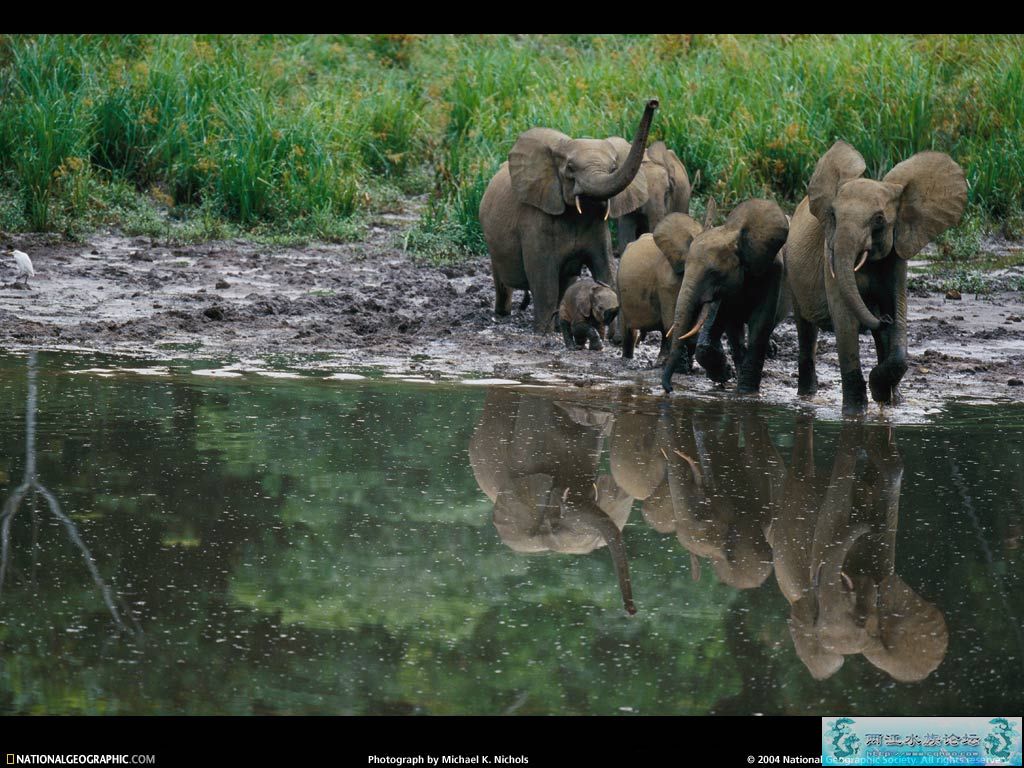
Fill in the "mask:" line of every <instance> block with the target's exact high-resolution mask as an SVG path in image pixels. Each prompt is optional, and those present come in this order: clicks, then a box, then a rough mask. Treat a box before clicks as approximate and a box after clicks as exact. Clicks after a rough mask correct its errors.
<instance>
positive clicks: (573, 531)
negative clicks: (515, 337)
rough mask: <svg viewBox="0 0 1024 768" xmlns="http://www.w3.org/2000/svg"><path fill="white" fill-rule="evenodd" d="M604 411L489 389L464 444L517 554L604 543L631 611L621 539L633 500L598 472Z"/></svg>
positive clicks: (582, 550)
mask: <svg viewBox="0 0 1024 768" xmlns="http://www.w3.org/2000/svg"><path fill="white" fill-rule="evenodd" d="M611 421H612V416H611V414H610V413H608V412H606V411H602V410H599V409H596V408H589V407H586V406H580V405H576V404H571V403H565V402H559V401H554V400H551V399H550V398H548V397H544V396H540V395H527V394H523V393H520V392H511V391H508V390H502V389H497V388H494V389H491V390H490V391H489V392H488V394H487V398H486V400H485V401H484V409H483V414H482V415H481V417H480V421H479V422H478V423H477V426H476V429H475V430H474V432H473V437H472V438H471V440H470V443H469V459H470V464H471V465H472V467H473V474H474V475H475V476H476V481H477V484H478V485H479V486H480V489H481V490H482V491H483V492H484V493H486V494H487V496H488V498H490V499H491V501H493V502H494V512H493V521H494V527H495V528H496V529H497V531H498V535H499V536H500V537H501V540H502V541H503V542H504V543H505V544H506V545H507V546H508V547H510V548H511V549H513V550H515V551H516V552H524V553H537V552H559V553H563V554H575V555H580V554H587V553H589V552H592V551H594V550H595V549H598V548H600V547H605V546H606V547H608V549H609V551H610V553H611V556H612V561H613V563H614V565H615V572H616V576H617V577H618V582H619V589H620V591H621V593H622V601H623V605H624V606H625V608H626V611H627V612H629V613H631V614H632V613H635V612H636V606H635V604H634V602H633V588H632V583H631V580H630V575H629V564H628V562H627V560H626V549H625V545H624V543H623V540H622V529H623V527H624V526H625V524H626V521H627V520H628V519H629V513H630V510H631V508H632V505H633V498H632V497H631V496H629V495H628V494H627V493H626V492H625V491H623V490H622V489H620V488H619V487H618V486H617V485H616V484H615V481H614V480H613V479H612V477H611V475H608V474H599V473H598V466H599V462H600V458H601V450H602V447H603V445H604V437H605V434H606V433H607V432H608V430H609V429H610V427H611Z"/></svg>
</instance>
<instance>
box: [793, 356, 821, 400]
mask: <svg viewBox="0 0 1024 768" xmlns="http://www.w3.org/2000/svg"><path fill="white" fill-rule="evenodd" d="M817 393H818V374H817V373H816V372H815V370H814V361H811V362H810V363H800V371H799V373H798V374H797V385H796V394H797V397H814V396H815V395H816V394H817Z"/></svg>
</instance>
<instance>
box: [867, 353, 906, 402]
mask: <svg viewBox="0 0 1024 768" xmlns="http://www.w3.org/2000/svg"><path fill="white" fill-rule="evenodd" d="M903 369H904V370H906V366H905V365H904V366H903ZM897 372H898V373H899V374H900V375H899V376H897V377H893V370H892V367H891V366H887V365H886V364H884V363H883V364H882V365H877V366H875V367H874V368H872V369H871V373H870V375H869V376H868V383H869V385H870V387H871V399H872V400H874V401H875V402H876V403H884V404H886V405H899V404H900V403H902V402H903V396H902V395H901V394H900V391H899V385H900V378H902V374H903V371H900V370H899V369H898V368H897Z"/></svg>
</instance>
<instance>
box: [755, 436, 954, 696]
mask: <svg viewBox="0 0 1024 768" xmlns="http://www.w3.org/2000/svg"><path fill="white" fill-rule="evenodd" d="M813 429H814V426H813V420H812V419H811V418H808V417H801V418H800V419H799V420H798V422H797V427H796V432H795V434H794V438H793V460H792V464H791V467H790V470H789V473H788V474H787V476H786V481H785V485H784V489H783V493H782V495H781V499H780V501H779V504H778V507H777V512H776V514H775V517H774V518H773V519H772V524H771V527H770V528H769V541H770V543H771V546H772V554H773V560H774V564H775V575H776V578H777V579H778V583H779V588H780V589H781V590H782V593H783V595H785V597H786V600H788V601H789V603H790V606H791V608H790V618H789V629H790V634H791V635H792V638H793V643H794V645H795V647H796V652H797V655H798V656H799V657H800V660H801V661H802V662H803V663H804V665H805V666H806V667H807V669H808V671H809V672H810V673H811V675H812V676H813V677H814V678H815V679H817V680H823V679H825V678H828V677H831V676H832V675H834V674H835V673H836V672H837V671H838V670H839V668H840V667H841V666H842V665H843V662H844V661H845V657H846V656H849V655H852V654H858V653H859V654H863V655H864V657H865V658H866V659H867V660H868V661H870V662H871V663H872V664H873V665H874V666H876V667H878V668H879V669H881V670H882V671H884V672H885V673H886V674H888V675H889V676H890V677H892V678H893V679H895V680H898V681H900V682H916V681H919V680H923V679H925V678H926V677H928V675H930V674H931V673H932V672H933V671H934V670H935V669H936V668H937V667H938V666H939V664H940V663H941V662H942V659H943V658H944V657H945V655H946V649H947V646H948V642H949V632H948V630H947V628H946V621H945V618H944V617H943V615H942V612H941V611H940V610H939V609H938V608H937V607H936V606H935V605H934V604H932V603H930V602H928V601H927V600H925V599H924V598H922V597H921V596H920V595H918V594H917V592H915V591H914V590H913V589H912V588H911V587H910V586H909V585H907V584H906V582H904V581H903V579H901V578H900V577H899V575H897V574H896V572H895V570H896V531H897V525H898V522H899V499H900V488H901V485H902V482H903V463H902V461H901V459H900V456H899V453H898V451H897V450H896V446H895V445H894V444H893V442H892V439H891V436H890V430H889V429H887V428H884V427H867V426H865V425H862V424H858V423H853V422H846V423H845V424H844V425H843V429H842V432H841V433H840V435H839V445H838V448H837V451H836V457H835V461H834V463H833V465H832V472H831V477H828V476H825V475H824V474H819V473H817V472H816V470H815V465H814V447H813Z"/></svg>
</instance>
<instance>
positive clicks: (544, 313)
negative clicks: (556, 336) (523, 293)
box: [530, 274, 558, 333]
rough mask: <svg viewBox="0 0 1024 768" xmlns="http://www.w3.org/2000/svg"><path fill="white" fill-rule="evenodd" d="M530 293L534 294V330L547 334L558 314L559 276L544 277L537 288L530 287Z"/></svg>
mask: <svg viewBox="0 0 1024 768" xmlns="http://www.w3.org/2000/svg"><path fill="white" fill-rule="evenodd" d="M530 292H531V293H532V294H533V330H534V331H536V332H537V333H547V332H548V331H550V330H551V327H552V324H553V322H554V316H555V315H556V314H557V312H558V276H557V275H554V274H552V275H543V276H542V278H541V280H539V281H538V284H537V285H536V286H533V285H531V286H530Z"/></svg>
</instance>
